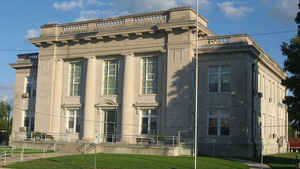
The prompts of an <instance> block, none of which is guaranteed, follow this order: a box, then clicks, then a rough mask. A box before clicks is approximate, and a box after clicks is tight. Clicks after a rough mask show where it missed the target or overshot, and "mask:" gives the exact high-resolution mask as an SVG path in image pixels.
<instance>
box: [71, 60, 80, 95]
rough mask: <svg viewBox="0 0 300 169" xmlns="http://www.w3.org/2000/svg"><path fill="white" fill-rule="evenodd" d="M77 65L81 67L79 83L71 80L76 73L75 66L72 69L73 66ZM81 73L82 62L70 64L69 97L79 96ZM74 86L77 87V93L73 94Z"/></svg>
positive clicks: (73, 79)
mask: <svg viewBox="0 0 300 169" xmlns="http://www.w3.org/2000/svg"><path fill="white" fill-rule="evenodd" d="M76 64H79V65H80V66H81V71H80V77H79V81H78V82H77V81H76V80H75V79H76V78H73V74H75V73H76V72H75V71H76V66H74V67H73V65H76ZM82 71H83V65H82V62H80V61H77V62H70V71H69V96H80V94H81V88H82V84H81V83H82ZM75 84H77V85H78V93H75Z"/></svg>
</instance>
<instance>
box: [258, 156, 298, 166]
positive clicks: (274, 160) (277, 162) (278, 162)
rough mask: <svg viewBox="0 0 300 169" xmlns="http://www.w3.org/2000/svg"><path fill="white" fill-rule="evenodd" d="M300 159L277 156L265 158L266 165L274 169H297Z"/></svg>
mask: <svg viewBox="0 0 300 169" xmlns="http://www.w3.org/2000/svg"><path fill="white" fill-rule="evenodd" d="M299 162H300V160H299V159H297V160H296V159H292V158H284V157H277V156H265V157H264V163H266V164H268V165H270V166H271V167H272V169H295V168H296V165H297V163H299Z"/></svg>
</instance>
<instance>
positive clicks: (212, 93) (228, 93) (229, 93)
mask: <svg viewBox="0 0 300 169" xmlns="http://www.w3.org/2000/svg"><path fill="white" fill-rule="evenodd" d="M207 94H209V95H230V96H234V95H235V94H232V92H208V93H207Z"/></svg>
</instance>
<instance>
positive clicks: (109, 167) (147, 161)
mask: <svg viewBox="0 0 300 169" xmlns="http://www.w3.org/2000/svg"><path fill="white" fill-rule="evenodd" d="M198 162H199V167H198V168H199V169H221V168H222V169H248V167H247V166H246V165H245V164H243V163H240V162H233V161H228V160H223V159H217V158H211V157H200V158H199V159H198ZM6 167H8V168H15V169H62V168H63V169H93V167H94V155H74V156H64V157H55V158H48V159H39V160H34V161H27V162H22V163H16V164H12V165H8V166H6ZM97 168H98V169H193V168H194V162H193V157H165V156H147V155H116V154H97Z"/></svg>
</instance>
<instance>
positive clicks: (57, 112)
mask: <svg viewBox="0 0 300 169" xmlns="http://www.w3.org/2000/svg"><path fill="white" fill-rule="evenodd" d="M54 86H55V87H54V97H53V99H54V100H53V109H52V110H53V112H52V121H51V122H52V132H53V133H54V135H55V134H58V133H59V131H60V120H61V99H62V87H63V60H62V59H56V60H55V82H54Z"/></svg>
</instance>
